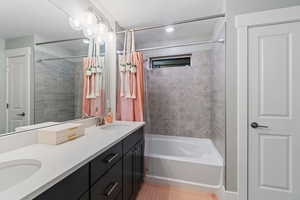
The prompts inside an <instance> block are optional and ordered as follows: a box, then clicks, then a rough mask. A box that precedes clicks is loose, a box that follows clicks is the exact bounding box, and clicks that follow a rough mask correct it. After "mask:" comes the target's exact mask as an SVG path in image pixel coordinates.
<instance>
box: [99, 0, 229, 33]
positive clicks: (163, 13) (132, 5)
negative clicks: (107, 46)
mask: <svg viewBox="0 0 300 200" xmlns="http://www.w3.org/2000/svg"><path fill="white" fill-rule="evenodd" d="M97 1H99V2H100V3H101V4H102V5H103V6H104V7H105V8H106V9H107V10H108V11H109V12H110V14H111V15H112V16H113V17H114V18H115V19H116V20H117V21H118V23H119V24H120V25H121V26H122V27H124V28H133V27H143V26H151V25H156V24H169V23H173V22H174V21H181V20H187V19H192V18H198V17H201V16H207V15H213V14H220V13H222V12H224V0H121V1H120V0H109V1H108V0H97Z"/></svg>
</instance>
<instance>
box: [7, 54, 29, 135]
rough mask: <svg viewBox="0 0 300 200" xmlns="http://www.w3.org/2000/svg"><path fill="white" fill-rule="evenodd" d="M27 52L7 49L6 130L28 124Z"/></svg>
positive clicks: (10, 130) (9, 130) (13, 129)
mask: <svg viewBox="0 0 300 200" xmlns="http://www.w3.org/2000/svg"><path fill="white" fill-rule="evenodd" d="M29 56H30V55H29V54H28V52H27V51H26V50H24V49H19V50H18V49H16V50H9V51H7V55H6V64H7V102H8V105H9V106H8V109H7V123H8V126H7V127H8V130H7V131H8V132H12V131H15V128H16V127H20V126H24V125H28V124H29V123H30V121H29V114H30V113H29V106H30V104H29V103H30V102H29V97H30V94H29V88H30V82H29V77H30V71H29V69H30V66H29V65H30V62H29Z"/></svg>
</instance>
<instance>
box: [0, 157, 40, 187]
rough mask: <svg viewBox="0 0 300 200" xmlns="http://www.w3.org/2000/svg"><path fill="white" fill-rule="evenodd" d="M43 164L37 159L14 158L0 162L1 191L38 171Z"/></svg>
mask: <svg viewBox="0 0 300 200" xmlns="http://www.w3.org/2000/svg"><path fill="white" fill-rule="evenodd" d="M41 166H42V164H41V162H40V161H37V160H29V159H24V160H13V161H8V162H2V163H0V192H2V191H4V190H7V189H9V188H10V187H12V186H15V185H17V184H18V183H21V182H22V181H24V180H26V179H28V178H29V177H30V176H32V175H33V174H34V173H36V172H37V171H38V170H39V169H40V168H41Z"/></svg>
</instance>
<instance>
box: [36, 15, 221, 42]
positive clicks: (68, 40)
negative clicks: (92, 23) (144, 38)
mask: <svg viewBox="0 0 300 200" xmlns="http://www.w3.org/2000/svg"><path fill="white" fill-rule="evenodd" d="M225 16H226V15H225V14H224V13H221V14H216V15H209V16H205V17H200V18H195V19H190V20H184V21H178V22H175V23H173V24H164V25H157V26H149V27H142V28H134V29H131V30H133V31H144V30H151V29H159V28H164V27H167V26H175V25H180V24H186V23H191V22H197V21H205V20H210V19H217V18H224V17H225ZM125 32H126V31H119V32H116V34H122V33H125ZM84 39H88V38H85V37H79V38H71V39H64V40H54V41H48V42H38V43H35V45H36V46H39V45H46V44H55V43H61V42H70V41H76V40H84Z"/></svg>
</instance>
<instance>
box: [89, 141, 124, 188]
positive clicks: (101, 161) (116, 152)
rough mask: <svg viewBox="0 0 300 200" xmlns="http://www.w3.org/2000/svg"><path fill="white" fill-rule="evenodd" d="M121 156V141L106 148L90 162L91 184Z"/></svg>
mask: <svg viewBox="0 0 300 200" xmlns="http://www.w3.org/2000/svg"><path fill="white" fill-rule="evenodd" d="M121 158H122V142H120V143H118V144H116V145H115V146H113V147H111V148H110V149H108V150H107V151H106V152H104V153H103V154H101V155H100V156H98V157H97V158H95V159H94V160H93V161H92V162H91V184H93V183H95V182H96V181H97V180H98V179H99V178H100V177H101V176H103V175H104V174H105V173H106V171H107V170H108V169H110V168H111V167H112V166H113V165H114V164H115V163H117V162H118V161H119V160H120V159H121Z"/></svg>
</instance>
